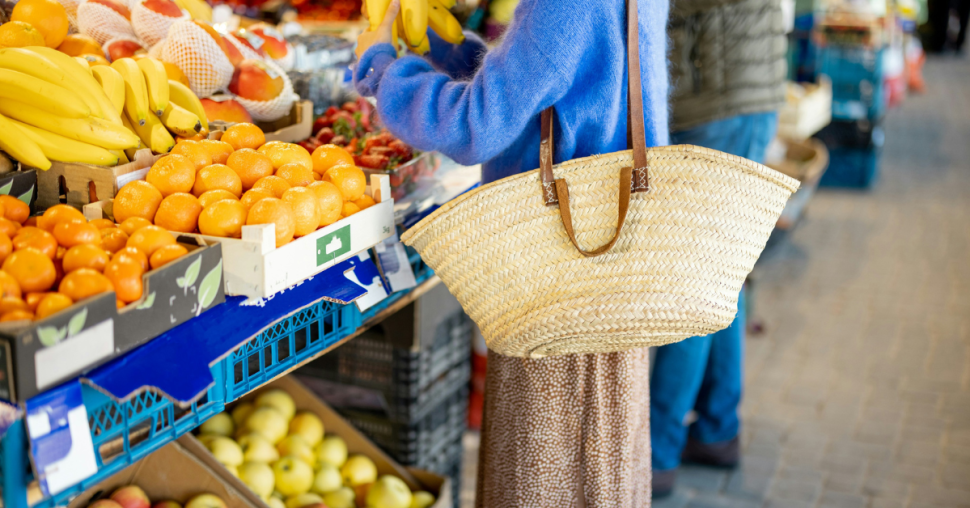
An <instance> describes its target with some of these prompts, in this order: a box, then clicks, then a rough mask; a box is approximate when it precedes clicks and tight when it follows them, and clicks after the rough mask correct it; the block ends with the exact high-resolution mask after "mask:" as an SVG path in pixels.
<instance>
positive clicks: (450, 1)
mask: <svg viewBox="0 0 970 508" xmlns="http://www.w3.org/2000/svg"><path fill="white" fill-rule="evenodd" d="M438 3H440V4H441V5H442V6H444V8H445V9H451V8H453V7H454V6H455V4H457V3H458V0H439V2H438Z"/></svg>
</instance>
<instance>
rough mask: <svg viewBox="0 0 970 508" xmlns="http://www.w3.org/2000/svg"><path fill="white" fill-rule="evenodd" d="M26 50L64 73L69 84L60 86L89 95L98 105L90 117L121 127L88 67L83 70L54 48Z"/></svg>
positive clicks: (38, 47) (118, 118) (74, 61)
mask: <svg viewBox="0 0 970 508" xmlns="http://www.w3.org/2000/svg"><path fill="white" fill-rule="evenodd" d="M26 49H28V50H30V51H33V52H34V53H37V54H40V55H42V56H44V57H46V58H47V59H49V60H50V61H51V62H54V65H57V66H58V67H60V68H61V69H62V70H63V71H64V73H65V74H66V75H67V77H68V79H69V80H70V82H69V86H65V85H62V86H65V88H69V89H71V90H80V91H82V92H83V93H85V94H88V95H90V96H91V98H92V99H94V101H95V102H97V103H98V104H97V106H98V107H97V108H91V115H93V116H96V117H98V118H103V119H105V120H107V121H109V122H111V123H114V124H117V125H118V126H121V117H120V116H118V115H117V114H116V113H115V111H114V104H112V103H111V101H110V100H109V99H108V96H107V95H105V94H104V90H103V89H102V88H101V86H100V85H98V82H97V81H95V79H94V75H93V73H92V72H91V66H90V65H88V66H87V69H85V68H84V67H81V66H80V65H79V62H78V61H77V60H75V59H74V58H72V57H69V56H67V55H65V54H64V53H61V52H60V51H58V50H56V49H54V48H46V47H44V46H28V47H27V48H26ZM85 65H87V62H85ZM90 106H91V104H88V107H90Z"/></svg>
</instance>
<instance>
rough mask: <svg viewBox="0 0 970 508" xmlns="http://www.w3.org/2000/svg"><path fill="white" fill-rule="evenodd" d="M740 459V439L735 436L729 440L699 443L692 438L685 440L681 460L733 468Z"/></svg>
mask: <svg viewBox="0 0 970 508" xmlns="http://www.w3.org/2000/svg"><path fill="white" fill-rule="evenodd" d="M740 459H741V440H740V439H738V438H737V437H735V438H734V439H732V440H730V441H721V442H719V443H701V442H700V441H695V440H693V439H688V440H687V446H685V447H684V453H683V454H682V455H681V460H682V461H683V462H684V463H690V464H702V465H705V466H713V467H723V468H729V469H731V468H734V467H737V465H738V461H740Z"/></svg>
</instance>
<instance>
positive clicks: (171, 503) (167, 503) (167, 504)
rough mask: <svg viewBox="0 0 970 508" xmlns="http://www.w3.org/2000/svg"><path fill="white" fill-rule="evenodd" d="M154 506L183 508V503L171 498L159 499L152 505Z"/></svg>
mask: <svg viewBox="0 0 970 508" xmlns="http://www.w3.org/2000/svg"><path fill="white" fill-rule="evenodd" d="M152 508H182V505H180V504H178V503H176V502H175V501H172V500H171V499H168V500H165V501H159V502H157V503H155V504H153V505H152Z"/></svg>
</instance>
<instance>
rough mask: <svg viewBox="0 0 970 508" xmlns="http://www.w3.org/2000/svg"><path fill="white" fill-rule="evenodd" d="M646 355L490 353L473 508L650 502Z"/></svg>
mask: <svg viewBox="0 0 970 508" xmlns="http://www.w3.org/2000/svg"><path fill="white" fill-rule="evenodd" d="M649 362H650V357H649V354H648V350H647V349H646V348H643V349H635V350H631V351H625V352H622V353H610V354H599V355H595V354H589V355H567V356H557V357H550V358H544V359H541V360H527V359H523V358H511V357H506V356H502V355H498V354H495V353H492V352H491V351H489V353H488V377H487V378H486V388H485V414H484V418H483V421H482V441H481V448H480V450H481V451H480V453H479V462H478V484H477V487H476V489H477V490H476V496H475V505H476V507H478V508H512V507H515V508H532V507H556V508H571V507H589V508H604V507H618V508H634V507H636V508H643V507H649V506H650V485H651V478H650V400H649V386H650V385H649V379H650V376H649V374H648V369H649Z"/></svg>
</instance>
